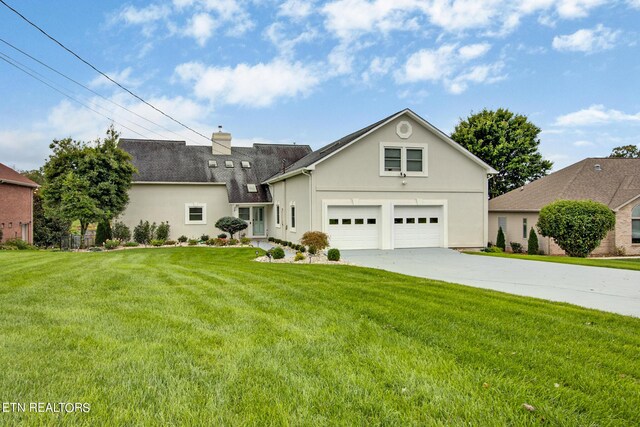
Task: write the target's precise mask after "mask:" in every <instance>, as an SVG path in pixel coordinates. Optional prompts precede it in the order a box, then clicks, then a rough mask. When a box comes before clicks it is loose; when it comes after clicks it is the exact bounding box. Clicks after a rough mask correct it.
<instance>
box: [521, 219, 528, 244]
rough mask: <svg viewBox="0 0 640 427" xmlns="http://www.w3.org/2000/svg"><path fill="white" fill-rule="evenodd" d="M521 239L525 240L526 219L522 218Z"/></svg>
mask: <svg viewBox="0 0 640 427" xmlns="http://www.w3.org/2000/svg"><path fill="white" fill-rule="evenodd" d="M522 238H523V239H526V238H527V218H522Z"/></svg>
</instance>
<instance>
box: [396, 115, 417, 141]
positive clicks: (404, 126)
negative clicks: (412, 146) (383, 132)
mask: <svg viewBox="0 0 640 427" xmlns="http://www.w3.org/2000/svg"><path fill="white" fill-rule="evenodd" d="M396 133H397V134H398V136H399V137H400V138H402V139H407V138H409V137H410V136H411V134H412V133H413V128H412V127H411V123H409V122H407V121H405V120H403V121H401V122H400V123H398V126H396Z"/></svg>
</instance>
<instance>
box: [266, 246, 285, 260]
mask: <svg viewBox="0 0 640 427" xmlns="http://www.w3.org/2000/svg"><path fill="white" fill-rule="evenodd" d="M269 252H271V257H272V258H273V259H282V258H284V249H282V248H281V247H279V246H276V247H275V248H271V249H270V250H269Z"/></svg>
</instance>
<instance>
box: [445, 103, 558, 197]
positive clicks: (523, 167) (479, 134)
mask: <svg viewBox="0 0 640 427" xmlns="http://www.w3.org/2000/svg"><path fill="white" fill-rule="evenodd" d="M539 134H540V128H539V127H537V126H536V125H534V124H533V123H531V122H529V120H528V119H527V117H526V116H523V115H520V114H514V113H512V112H511V111H509V110H507V109H503V108H499V109H498V110H496V111H491V110H487V109H484V110H482V111H481V112H479V113H477V114H472V115H470V116H469V117H467V118H466V119H461V120H460V123H458V125H457V126H456V128H455V130H454V132H453V134H451V138H452V139H453V140H454V141H456V142H457V143H458V144H460V145H462V146H463V147H464V148H466V149H467V150H469V151H470V152H471V153H473V154H475V155H476V156H478V157H479V158H480V159H482V160H483V161H484V162H486V163H487V164H489V165H490V166H492V167H493V168H495V169H496V170H497V171H498V175H496V176H494V177H492V178H491V179H490V180H489V196H490V197H492V198H493V197H496V196H499V195H501V194H504V193H506V192H508V191H511V190H513V189H515V188H518V187H521V186H523V185H524V184H526V183H527V182H530V181H533V180H535V179H537V178H540V177H543V176H545V175H546V174H547V173H548V172H549V171H550V170H551V167H552V166H553V163H552V162H550V161H549V160H544V159H543V158H542V155H541V154H540V152H539V151H538V147H539V145H540V139H539V138H538V135H539Z"/></svg>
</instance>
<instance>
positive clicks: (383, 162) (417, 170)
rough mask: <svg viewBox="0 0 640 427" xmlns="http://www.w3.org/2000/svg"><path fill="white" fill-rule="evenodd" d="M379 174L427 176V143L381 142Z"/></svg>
mask: <svg viewBox="0 0 640 427" xmlns="http://www.w3.org/2000/svg"><path fill="white" fill-rule="evenodd" d="M380 176H428V174H427V145H426V144H424V145H419V144H405V143H398V142H381V143H380Z"/></svg>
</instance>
